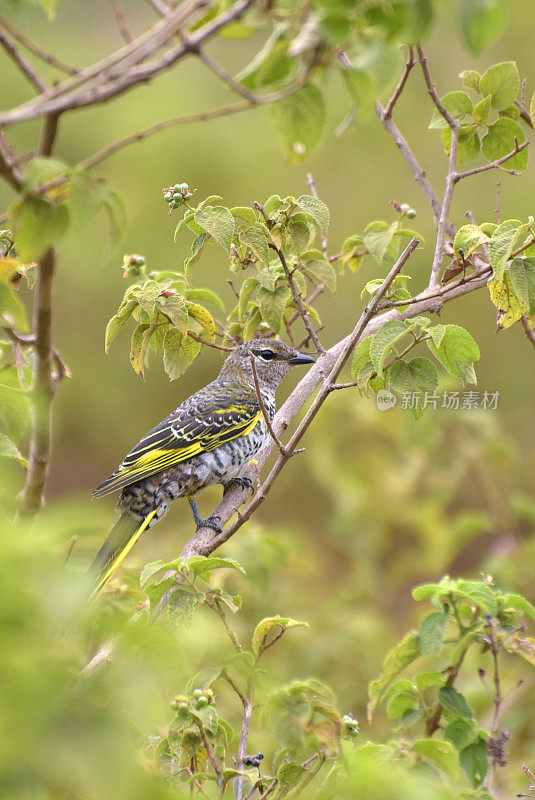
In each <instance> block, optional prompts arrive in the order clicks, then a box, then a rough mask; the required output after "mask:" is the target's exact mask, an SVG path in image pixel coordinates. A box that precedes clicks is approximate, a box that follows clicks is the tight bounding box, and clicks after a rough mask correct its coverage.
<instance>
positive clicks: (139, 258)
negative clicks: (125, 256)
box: [134, 256, 145, 267]
mask: <svg viewBox="0 0 535 800" xmlns="http://www.w3.org/2000/svg"><path fill="white" fill-rule="evenodd" d="M134 264H135V265H136V267H144V266H145V259H144V258H143V256H137V257H136V260H135V261H134Z"/></svg>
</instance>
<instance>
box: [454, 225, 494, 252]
mask: <svg viewBox="0 0 535 800" xmlns="http://www.w3.org/2000/svg"><path fill="white" fill-rule="evenodd" d="M488 240H489V238H488V236H487V235H486V234H485V233H484V232H483V231H482V229H481V228H480V227H479V225H463V226H462V228H459V230H458V231H457V233H456V234H455V239H454V240H453V250H454V252H455V255H456V256H457V258H461V254H460V250H462V251H463V253H464V257H465V258H468V256H469V255H471V253H473V252H474V251H475V250H477V249H478V247H480V246H481V245H482V244H486V243H487V242H488Z"/></svg>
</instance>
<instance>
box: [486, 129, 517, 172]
mask: <svg viewBox="0 0 535 800" xmlns="http://www.w3.org/2000/svg"><path fill="white" fill-rule="evenodd" d="M515 140H516V143H518V144H522V142H524V141H525V140H526V137H525V135H524V132H523V130H522V128H521V127H520V125H519V124H518V122H515V121H514V120H512V119H509V117H500V118H499V119H497V120H496V122H495V123H494V124H493V125H491V126H490V127H489V129H488V131H487V133H486V134H485V136H484V137H483V141H482V142H481V148H482V150H483V155H484V156H485V158H486V159H487V161H496V160H497V159H499V158H503V157H504V156H506V155H507V154H508V153H512V152H513V150H514V149H515ZM527 165H528V148H527V147H525V148H524V149H523V150H521V151H520V153H517V154H516V155H514V156H513V157H512V158H509V159H508V160H507V161H504V163H503V166H504V169H515V170H520V171H522V170H524V169H526V167H527Z"/></svg>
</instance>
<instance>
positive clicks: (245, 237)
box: [240, 222, 269, 267]
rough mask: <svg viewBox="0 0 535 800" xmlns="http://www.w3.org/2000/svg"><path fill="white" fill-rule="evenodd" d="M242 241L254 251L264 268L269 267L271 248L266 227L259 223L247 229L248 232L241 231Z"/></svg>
mask: <svg viewBox="0 0 535 800" xmlns="http://www.w3.org/2000/svg"><path fill="white" fill-rule="evenodd" d="M240 241H241V242H243V244H245V245H246V246H247V247H248V248H249V249H250V250H251V251H252V253H253V254H254V255H255V256H256V258H257V259H258V260H259V261H260V262H261V263H262V264H264V266H266V267H267V266H269V246H268V240H267V231H266V228H265V226H264V225H261V224H260V223H259V222H258V223H255V225H252V226H251V227H250V228H247V230H245V231H241V232H240Z"/></svg>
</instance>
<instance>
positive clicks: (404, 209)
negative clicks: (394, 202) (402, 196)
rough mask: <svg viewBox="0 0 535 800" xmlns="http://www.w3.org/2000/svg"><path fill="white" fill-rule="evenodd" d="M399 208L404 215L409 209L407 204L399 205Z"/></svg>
mask: <svg viewBox="0 0 535 800" xmlns="http://www.w3.org/2000/svg"><path fill="white" fill-rule="evenodd" d="M400 208H401V210H402V211H403V213H404V214H406V213H407V211H408V210H409V209H410V205H409V204H408V203H402V204H401V205H400Z"/></svg>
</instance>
